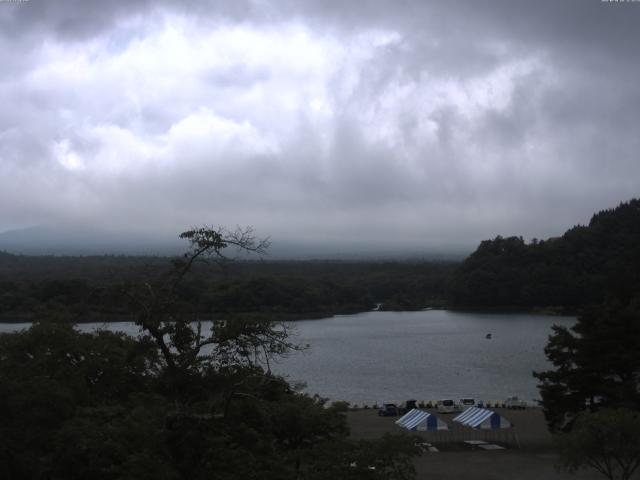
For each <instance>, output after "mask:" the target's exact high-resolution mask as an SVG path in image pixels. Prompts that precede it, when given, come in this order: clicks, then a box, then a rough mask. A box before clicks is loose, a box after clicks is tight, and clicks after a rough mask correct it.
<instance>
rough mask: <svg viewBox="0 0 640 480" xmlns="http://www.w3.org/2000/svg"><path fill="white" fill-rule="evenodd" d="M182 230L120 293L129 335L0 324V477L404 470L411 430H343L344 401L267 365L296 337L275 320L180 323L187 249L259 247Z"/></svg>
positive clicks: (188, 268) (196, 254) (173, 478)
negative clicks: (310, 391)
mask: <svg viewBox="0 0 640 480" xmlns="http://www.w3.org/2000/svg"><path fill="white" fill-rule="evenodd" d="M183 238H188V239H189V241H190V249H189V250H188V252H187V253H186V254H185V255H184V256H183V257H180V258H177V259H174V261H173V262H172V263H171V265H170V267H169V268H168V269H167V270H165V271H163V272H161V273H158V274H157V275H156V277H155V278H150V279H145V280H144V281H142V282H140V281H137V282H136V281H132V282H131V283H130V284H129V285H128V286H127V287H125V288H126V295H124V296H122V297H120V298H126V299H127V300H128V301H129V302H130V305H131V307H130V309H131V311H133V312H134V313H135V316H134V317H135V321H136V323H137V324H138V325H139V326H140V327H141V332H142V333H141V335H139V336H137V337H135V338H133V337H128V336H126V335H124V334H121V333H112V332H108V331H98V332H93V333H80V332H79V331H77V330H75V329H74V328H73V326H72V325H70V324H68V323H67V322H68V321H71V320H72V319H71V318H70V317H62V319H63V320H66V321H67V322H63V323H60V322H48V321H46V320H43V319H42V318H39V319H38V320H39V321H36V322H35V323H34V324H33V325H32V326H31V327H30V328H29V329H27V330H23V331H20V332H15V333H11V334H2V335H0V360H1V361H0V478H2V479H7V480H23V479H51V480H72V479H78V480H84V479H95V480H131V479H154V480H158V479H163V480H183V479H184V480H187V479H188V480H198V479H203V480H204V479H210V478H216V479H228V480H236V479H243V480H244V479H273V480H276V479H278V480H294V479H295V480H302V479H307V480H321V479H325V478H345V479H359V478H371V479H389V478H394V479H398V480H410V479H412V478H414V467H413V465H412V462H411V459H412V457H413V456H414V455H417V454H419V450H418V449H417V448H416V447H415V445H414V442H415V439H414V438H412V437H410V436H408V435H401V436H385V437H383V438H381V439H378V440H360V441H357V440H353V439H350V438H349V429H348V426H347V419H346V416H345V411H346V404H343V403H336V404H332V405H328V404H327V402H326V401H325V400H323V399H322V398H319V397H317V396H314V397H311V396H308V395H306V394H304V393H301V392H299V391H297V390H296V388H294V387H293V386H292V385H290V384H289V383H287V381H286V380H285V379H284V378H282V377H279V376H277V375H274V374H273V373H272V372H271V370H270V368H269V365H270V359H274V358H277V357H278V356H279V355H282V354H285V353H286V352H288V351H291V350H295V349H298V348H300V347H298V346H297V345H295V344H293V343H291V341H290V340H289V338H288V329H287V326H286V325H283V324H278V323H274V322H272V321H271V320H269V319H265V318H264V317H255V316H252V315H245V316H238V317H236V318H235V319H234V321H227V320H226V319H214V320H213V322H212V325H211V327H210V328H203V327H202V324H201V323H200V322H193V320H194V318H193V316H191V315H189V314H188V311H185V309H184V303H183V299H184V294H183V293H180V292H181V288H182V286H183V284H184V283H185V282H186V281H187V279H188V278H190V277H191V275H190V274H191V273H192V270H193V265H194V264H195V260H196V259H199V258H202V257H204V256H207V255H211V256H215V257H218V258H219V257H220V255H221V253H220V252H221V251H222V250H223V249H225V248H227V247H228V246H229V245H233V244H237V245H240V246H241V247H242V248H244V249H247V250H258V249H259V248H260V247H259V244H258V245H256V244H255V243H254V241H253V238H252V237H251V236H250V235H249V236H247V235H245V234H242V235H240V236H233V235H231V236H229V237H225V236H224V235H222V234H221V233H220V232H218V231H214V230H210V229H199V230H196V231H190V232H185V233H183ZM147 280H148V281H147Z"/></svg>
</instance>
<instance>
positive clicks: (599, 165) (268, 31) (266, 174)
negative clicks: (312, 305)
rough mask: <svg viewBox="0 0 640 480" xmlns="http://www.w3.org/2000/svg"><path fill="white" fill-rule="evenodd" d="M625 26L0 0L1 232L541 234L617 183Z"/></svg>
mask: <svg viewBox="0 0 640 480" xmlns="http://www.w3.org/2000/svg"><path fill="white" fill-rule="evenodd" d="M639 24H640V4H639V3H637V2H627V3H620V2H601V1H599V0H598V1H596V0H594V1H563V2H555V1H544V2H532V1H506V0H504V1H498V0H495V1H488V0H487V1H473V2H472V1H468V2H425V1H418V0H414V1H409V0H405V1H398V2H387V1H382V0H380V1H373V0H370V1H363V2H338V1H333V0H331V1H322V2H320V1H310V0H309V1H293V0H291V1H272V2H269V1H266V0H255V1H249V0H247V1H224V2H221V1H215V2H214V1H189V2H180V3H178V2H168V1H166V2H163V1H160V2H149V1H145V0H129V1H126V2H125V1H118V0H115V1H110V2H94V1H86V0H84V1H80V0H77V1H75V0H68V1H62V0H58V1H56V0H49V1H47V2H44V1H37V0H30V1H29V2H23V3H0V58H1V60H2V64H3V69H2V71H1V72H0V87H1V90H0V103H1V104H2V105H5V106H6V107H5V108H3V109H2V110H0V229H3V228H11V227H16V226H26V225H29V224H36V223H47V222H49V223H55V222H75V223H81V224H82V223H86V224H92V223H95V222H96V218H99V219H100V223H101V224H103V225H106V226H109V227H111V228H114V229H118V228H119V229H132V228H134V229H137V230H141V231H144V230H148V231H153V230H154V229H164V230H168V231H178V230H179V229H180V228H182V227H183V226H184V225H189V224H194V223H202V222H208V223H214V224H218V223H219V224H229V225H235V224H238V223H239V224H245V223H247V224H253V225H255V226H256V228H258V229H259V230H261V231H263V232H265V233H268V234H271V235H272V236H274V238H281V239H291V240H301V241H309V242H311V241H314V242H317V241H318V240H320V241H326V242H332V243H333V244H337V243H339V242H350V243H354V242H355V243H357V242H362V243H368V244H371V245H379V246H380V247H386V246H393V245H398V246H403V247H407V246H420V245H425V246H446V245H452V244H467V245H473V244H474V243H475V242H477V241H479V240H480V239H482V238H486V237H490V236H494V235H496V234H498V233H500V234H504V235H509V234H518V235H519V234H522V235H525V236H530V237H533V236H536V237H544V236H549V235H557V234H559V233H561V232H562V231H564V230H565V229H566V228H567V227H569V226H571V225H573V224H575V223H578V222H584V221H587V220H588V218H589V215H590V214H591V213H592V212H593V211H595V210H598V209H601V208H606V207H611V206H614V205H615V204H617V203H618V202H619V201H622V200H625V199H628V198H630V197H632V196H635V195H638V187H637V185H639V184H640V162H638V151H639V147H640V140H639V139H640V135H639V133H640V132H638V128H637V125H638V124H640V118H639V117H640V113H639V112H640V108H639V107H640V88H639V87H638V86H637V79H638V78H640V62H639V61H638V60H639V58H638V53H637V45H639V44H640V28H639ZM372 239H376V240H372Z"/></svg>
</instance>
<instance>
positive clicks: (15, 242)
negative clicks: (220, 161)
mask: <svg viewBox="0 0 640 480" xmlns="http://www.w3.org/2000/svg"><path fill="white" fill-rule="evenodd" d="M184 247H185V243H184V241H181V240H179V239H178V238H177V235H176V236H167V235H157V236H151V235H142V234H126V235H125V234H119V233H114V232H108V231H101V230H98V229H88V228H78V227H54V226H43V225H39V226H34V227H28V228H22V229H17V230H9V231H6V232H3V233H0V250H4V251H6V252H9V253H16V254H24V255H104V254H114V253H116V254H126V255H175V254H178V253H180V252H181V251H183V250H184Z"/></svg>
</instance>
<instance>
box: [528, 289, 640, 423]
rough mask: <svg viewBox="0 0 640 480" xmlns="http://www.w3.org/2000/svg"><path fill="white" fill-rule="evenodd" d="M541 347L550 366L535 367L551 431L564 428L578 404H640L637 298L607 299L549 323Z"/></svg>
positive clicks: (591, 406)
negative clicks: (573, 318) (563, 323)
mask: <svg viewBox="0 0 640 480" xmlns="http://www.w3.org/2000/svg"><path fill="white" fill-rule="evenodd" d="M545 353H546V354H547V357H548V358H549V360H550V361H551V363H552V364H553V366H554V369H553V370H548V371H545V372H537V373H535V374H534V375H535V376H536V378H538V379H539V380H540V385H539V389H540V394H541V396H542V406H543V408H544V413H545V416H546V419H547V422H548V424H549V427H550V428H551V430H552V431H559V430H567V429H569V428H570V427H571V423H572V421H573V419H575V418H576V416H577V415H578V414H579V413H580V412H581V411H583V410H591V411H595V410H598V409H600V408H603V407H613V408H616V407H623V408H630V409H633V410H639V409H640V301H639V299H638V298H634V299H630V300H626V301H623V300H620V299H616V300H610V301H608V302H607V303H605V304H603V305H600V306H598V307H594V308H591V309H589V310H588V311H587V312H585V313H584V314H583V315H582V316H580V317H579V319H578V322H577V323H576V325H575V326H574V327H572V328H565V327H559V326H555V327H554V334H553V335H552V336H551V337H550V339H549V343H548V345H547V347H546V348H545Z"/></svg>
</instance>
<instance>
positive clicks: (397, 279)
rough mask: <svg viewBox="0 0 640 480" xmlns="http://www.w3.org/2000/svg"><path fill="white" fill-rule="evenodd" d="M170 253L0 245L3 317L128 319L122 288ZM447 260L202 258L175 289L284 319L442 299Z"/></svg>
mask: <svg viewBox="0 0 640 480" xmlns="http://www.w3.org/2000/svg"><path fill="white" fill-rule="evenodd" d="M170 260H171V259H170V258H167V257H129V256H86V257H56V256H26V255H11V254H8V253H3V252H0V322H2V321H22V320H31V319H33V318H37V317H38V316H40V315H41V314H42V313H43V312H45V313H47V315H50V314H52V313H56V314H57V315H58V316H62V317H64V318H70V319H72V320H73V321H76V322H81V321H103V320H106V321H110V320H121V319H127V318H128V316H130V315H131V312H130V311H129V310H128V309H127V307H126V306H127V304H128V300H127V299H125V298H122V292H123V291H125V287H126V286H127V285H131V284H140V283H146V282H154V281H158V280H161V279H162V278H163V275H164V273H165V272H166V271H167V270H168V269H170V267H171V263H170ZM455 265H457V264H454V263H449V262H426V261H420V262H418V261H416V262H373V261H371V262H344V261H306V262H303V261H238V262H231V263H229V264H227V265H226V266H225V268H224V269H221V268H220V267H219V266H218V265H216V264H215V263H208V264H198V265H196V266H195V267H194V268H193V271H192V272H191V274H190V275H189V277H188V278H186V279H185V281H184V282H183V284H182V286H181V289H180V290H179V291H178V292H177V296H178V299H179V300H180V302H181V308H182V310H184V311H185V312H190V313H193V312H196V313H198V314H202V315H204V316H207V317H208V316H214V315H217V314H236V313H260V314H266V315H270V316H274V317H278V318H280V317H282V318H287V319H298V318H311V317H317V316H330V315H333V314H335V313H349V312H359V311H365V310H371V309H372V308H374V307H375V306H376V303H383V304H384V306H383V308H385V309H397V310H414V309H421V308H424V307H427V306H440V305H443V304H444V298H445V296H446V284H447V279H448V277H449V275H450V274H451V272H452V271H453V269H454V268H455Z"/></svg>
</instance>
